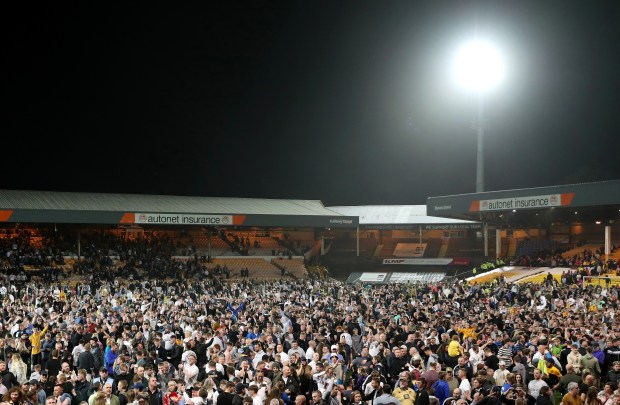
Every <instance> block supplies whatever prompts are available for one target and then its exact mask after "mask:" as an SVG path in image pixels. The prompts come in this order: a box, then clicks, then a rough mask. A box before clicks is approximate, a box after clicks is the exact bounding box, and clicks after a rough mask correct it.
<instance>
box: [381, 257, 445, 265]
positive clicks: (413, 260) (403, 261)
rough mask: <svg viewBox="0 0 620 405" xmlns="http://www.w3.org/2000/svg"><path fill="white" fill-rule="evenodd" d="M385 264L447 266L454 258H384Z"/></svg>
mask: <svg viewBox="0 0 620 405" xmlns="http://www.w3.org/2000/svg"><path fill="white" fill-rule="evenodd" d="M383 264H405V265H418V266H419V265H426V266H428V265H435V266H447V265H449V264H450V265H451V264H455V263H454V259H452V258H447V257H441V258H428V259H416V258H411V259H383Z"/></svg>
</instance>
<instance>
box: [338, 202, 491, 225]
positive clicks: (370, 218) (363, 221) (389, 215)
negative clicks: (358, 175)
mask: <svg viewBox="0 0 620 405" xmlns="http://www.w3.org/2000/svg"><path fill="white" fill-rule="evenodd" d="M327 208H328V209H330V210H332V211H335V212H338V213H340V214H342V215H346V216H354V217H359V224H360V228H363V229H411V228H414V227H420V226H421V227H423V228H424V229H425V230H430V229H443V228H449V227H451V226H457V225H460V228H463V227H464V226H466V227H468V228H470V227H471V228H478V227H480V224H479V223H478V222H476V221H468V220H462V219H452V218H442V217H431V216H428V215H426V205H363V206H336V207H327Z"/></svg>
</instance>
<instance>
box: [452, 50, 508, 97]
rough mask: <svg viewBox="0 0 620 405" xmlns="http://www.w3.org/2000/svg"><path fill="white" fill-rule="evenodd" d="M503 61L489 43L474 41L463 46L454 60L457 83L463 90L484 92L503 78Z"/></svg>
mask: <svg viewBox="0 0 620 405" xmlns="http://www.w3.org/2000/svg"><path fill="white" fill-rule="evenodd" d="M504 70H505V69H504V61H503V58H502V56H501V54H500V52H499V51H498V50H497V48H496V47H495V46H494V45H493V44H492V43H490V42H487V41H481V40H475V41H472V42H469V43H466V44H465V45H463V47H462V48H460V49H459V50H458V52H457V53H456V56H455V58H454V73H455V76H456V80H457V82H459V83H460V84H461V85H463V86H464V87H465V88H467V89H470V90H474V91H479V92H485V91H488V90H491V89H492V88H494V87H496V86H497V85H498V84H499V83H500V82H501V81H502V80H503V78H504V73H505V72H504Z"/></svg>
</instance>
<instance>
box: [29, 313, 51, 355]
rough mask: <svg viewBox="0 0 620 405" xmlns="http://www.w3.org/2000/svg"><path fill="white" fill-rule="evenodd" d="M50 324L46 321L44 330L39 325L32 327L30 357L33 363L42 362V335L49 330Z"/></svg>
mask: <svg viewBox="0 0 620 405" xmlns="http://www.w3.org/2000/svg"><path fill="white" fill-rule="evenodd" d="M48 326H49V325H48V324H47V323H45V327H44V328H43V330H42V331H39V327H38V326H33V327H32V334H31V335H30V344H31V345H32V350H31V352H30V357H31V360H32V364H39V363H40V362H41V337H42V336H44V335H45V332H47V328H48Z"/></svg>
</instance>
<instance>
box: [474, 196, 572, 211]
mask: <svg viewBox="0 0 620 405" xmlns="http://www.w3.org/2000/svg"><path fill="white" fill-rule="evenodd" d="M561 205H562V195H561V194H548V195H536V196H530V197H514V198H500V199H496V200H480V211H502V210H515V209H526V208H545V207H559V206H561Z"/></svg>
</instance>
